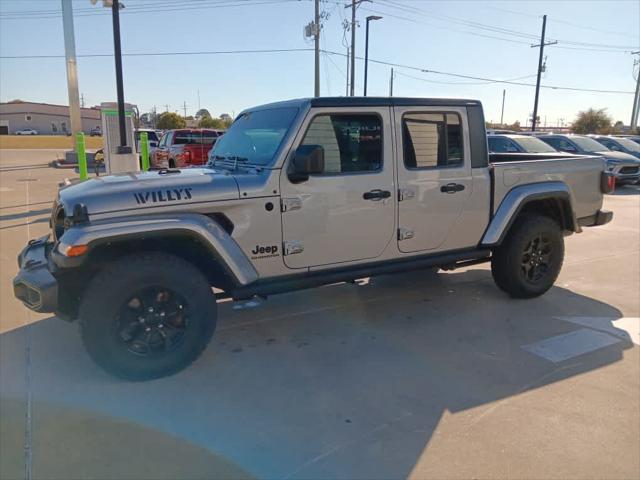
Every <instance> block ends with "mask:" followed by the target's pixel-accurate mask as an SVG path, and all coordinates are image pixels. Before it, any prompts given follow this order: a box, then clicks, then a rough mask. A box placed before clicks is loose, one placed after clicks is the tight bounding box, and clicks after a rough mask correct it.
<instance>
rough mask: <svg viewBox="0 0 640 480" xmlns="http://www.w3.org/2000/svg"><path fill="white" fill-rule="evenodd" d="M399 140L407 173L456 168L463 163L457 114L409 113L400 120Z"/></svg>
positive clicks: (460, 129)
mask: <svg viewBox="0 0 640 480" xmlns="http://www.w3.org/2000/svg"><path fill="white" fill-rule="evenodd" d="M402 136H403V145H404V164H405V166H406V167H407V168H409V169H420V168H439V167H440V168H442V167H457V166H460V165H462V163H463V161H464V158H463V157H464V155H463V143H462V122H461V120H460V115H458V114H457V113H408V114H406V115H405V116H404V117H403V118H402Z"/></svg>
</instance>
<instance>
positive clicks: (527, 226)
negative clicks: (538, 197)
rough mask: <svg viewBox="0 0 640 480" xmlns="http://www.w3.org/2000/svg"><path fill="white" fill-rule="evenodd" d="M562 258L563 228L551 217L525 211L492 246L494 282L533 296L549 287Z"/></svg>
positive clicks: (515, 294)
mask: <svg viewBox="0 0 640 480" xmlns="http://www.w3.org/2000/svg"><path fill="white" fill-rule="evenodd" d="M563 260H564V238H563V235H562V229H561V228H560V226H559V225H558V223H557V222H556V221H555V220H553V219H552V218H549V217H546V216H542V215H533V214H529V215H524V216H522V217H521V218H519V219H518V220H516V223H515V224H514V225H513V227H512V228H511V229H510V231H509V233H508V234H507V237H506V238H505V239H504V242H503V243H502V244H501V245H500V246H499V247H498V248H496V249H495V250H494V252H493V258H492V260H491V273H492V274H493V279H494V281H495V282H496V285H498V287H500V289H501V290H503V291H505V292H506V293H508V294H509V295H510V296H512V297H514V298H532V297H537V296H539V295H542V294H543V293H545V292H546V291H547V290H549V289H550V288H551V286H552V285H553V283H554V282H555V281H556V278H558V275H559V274H560V269H561V268H562V262H563Z"/></svg>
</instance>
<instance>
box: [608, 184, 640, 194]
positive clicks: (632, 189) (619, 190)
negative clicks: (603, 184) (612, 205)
mask: <svg viewBox="0 0 640 480" xmlns="http://www.w3.org/2000/svg"><path fill="white" fill-rule="evenodd" d="M613 195H619V196H621V195H640V185H624V186H622V187H616V189H615V191H614V192H613Z"/></svg>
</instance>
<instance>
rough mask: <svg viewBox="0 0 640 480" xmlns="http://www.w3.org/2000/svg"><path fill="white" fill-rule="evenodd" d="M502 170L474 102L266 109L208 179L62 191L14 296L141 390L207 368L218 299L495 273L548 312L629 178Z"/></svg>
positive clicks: (116, 179)
mask: <svg viewBox="0 0 640 480" xmlns="http://www.w3.org/2000/svg"><path fill="white" fill-rule="evenodd" d="M171 135H172V137H167V138H175V137H173V136H174V135H176V136H177V135H178V133H176V132H171ZM171 144H172V145H173V142H172V143H171ZM497 155H501V156H502V157H501V161H500V162H499V163H493V155H489V154H488V152H487V137H486V133H485V123H484V116H483V112H482V106H481V104H480V102H478V101H474V100H459V99H456V100H453V99H428V98H425V99H418V98H398V97H393V98H375V97H366V98H357V97H347V98H314V99H301V100H291V101H286V102H280V103H274V104H269V105H263V106H260V107H255V108H250V109H248V110H245V111H244V112H242V113H241V114H240V115H239V116H238V118H237V119H236V120H235V122H234V123H233V124H232V125H231V127H230V128H229V130H227V132H226V133H225V134H224V136H222V137H221V138H220V139H219V140H218V141H217V142H216V144H215V146H214V150H213V152H212V156H211V159H212V161H211V163H210V164H208V165H207V166H206V167H204V168H188V169H165V170H159V171H149V172H137V173H130V174H127V175H114V176H104V177H99V178H93V179H91V180H88V181H85V182H82V183H78V184H75V185H71V186H68V187H63V188H61V189H60V191H59V194H58V197H57V198H56V199H55V201H54V206H53V213H52V217H51V226H52V232H51V234H50V235H48V236H45V237H42V238H40V239H36V240H32V241H31V242H29V244H28V245H27V246H26V247H25V249H24V250H23V251H22V253H21V254H20V256H19V259H18V262H19V265H20V271H19V273H18V275H17V276H16V278H15V279H14V292H15V295H16V297H17V298H19V299H20V300H21V301H22V302H23V303H24V304H25V305H26V306H27V307H28V308H30V309H32V310H35V311H38V312H55V314H56V315H57V316H59V317H61V318H64V319H68V320H75V319H79V323H80V331H81V335H82V339H83V342H84V344H85V346H86V348H87V351H88V352H89V354H90V356H91V357H92V358H93V359H94V360H95V361H96V362H97V363H98V364H99V365H100V366H101V367H102V368H104V369H105V370H107V371H108V372H110V373H112V374H114V375H116V376H119V377H122V378H125V379H131V380H144V379H150V378H158V377H162V376H166V375H170V374H172V373H175V372H177V371H179V370H181V369H183V368H185V367H186V366H187V365H189V364H190V363H191V362H193V361H194V360H195V359H196V358H197V357H198V356H199V355H200V354H201V352H202V351H203V350H204V348H205V347H206V345H207V344H208V342H209V340H210V338H211V336H212V335H213V332H214V329H215V326H216V318H217V305H216V296H226V297H229V298H231V299H234V300H242V299H250V298H253V297H255V296H260V297H267V296H269V295H273V294H277V293H282V292H288V291H292V290H297V289H303V288H309V287H314V286H319V285H324V284H330V283H336V282H345V281H352V280H355V279H358V278H363V277H369V276H373V275H381V274H391V273H399V272H406V271H408V270H416V269H425V268H443V269H447V270H450V269H455V268H458V267H465V266H469V265H475V264H481V263H485V262H490V264H491V273H492V275H493V278H494V280H495V283H496V284H497V286H498V287H499V288H500V289H502V290H503V291H505V292H506V293H507V294H509V295H510V296H512V297H515V298H531V297H536V296H539V295H542V294H543V293H545V292H546V291H547V290H548V289H549V288H551V286H552V285H553V283H554V282H555V280H556V278H557V276H558V274H559V273H560V269H561V267H562V263H563V258H564V241H565V240H564V239H565V237H566V236H567V235H570V234H572V233H579V232H581V231H582V229H583V228H585V227H590V226H595V225H602V224H605V223H607V222H609V221H610V220H611V218H612V213H611V212H608V211H604V210H602V202H603V193H607V192H609V191H610V190H611V187H612V182H611V178H612V177H611V174H610V173H609V172H607V171H606V164H605V161H604V160H603V159H602V157H600V156H571V157H567V156H564V157H562V158H554V157H553V156H552V154H541V155H545V158H544V159H542V160H540V159H537V158H538V157H536V155H540V154H520V153H513V154H497ZM505 155H507V156H508V155H512V158H511V160H512V161H509V158H505ZM523 155H524V157H525V158H523V157H522V156H523ZM527 156H529V158H527ZM534 158H535V159H534ZM212 287H216V288H217V289H219V291H220V293H218V294H214V292H213V290H212ZM460 301H465V299H462V298H461V299H460ZM256 314H257V315H259V313H256Z"/></svg>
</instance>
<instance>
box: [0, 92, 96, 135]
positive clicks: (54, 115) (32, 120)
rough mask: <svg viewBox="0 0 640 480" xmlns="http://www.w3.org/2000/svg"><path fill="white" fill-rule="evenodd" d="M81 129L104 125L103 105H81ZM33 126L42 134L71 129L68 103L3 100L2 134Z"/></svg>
mask: <svg viewBox="0 0 640 480" xmlns="http://www.w3.org/2000/svg"><path fill="white" fill-rule="evenodd" d="M80 116H81V118H82V131H83V132H84V133H86V134H88V133H90V131H91V129H92V128H94V127H97V126H101V124H102V120H101V117H100V108H99V107H92V108H81V109H80ZM23 128H33V129H34V130H36V131H37V132H38V133H39V134H40V135H67V134H70V133H71V121H70V120H69V107H68V106H66V105H51V104H49V103H34V102H23V101H21V100H14V101H12V102H8V103H0V135H8V134H13V133H15V132H16V130H21V129H23Z"/></svg>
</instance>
